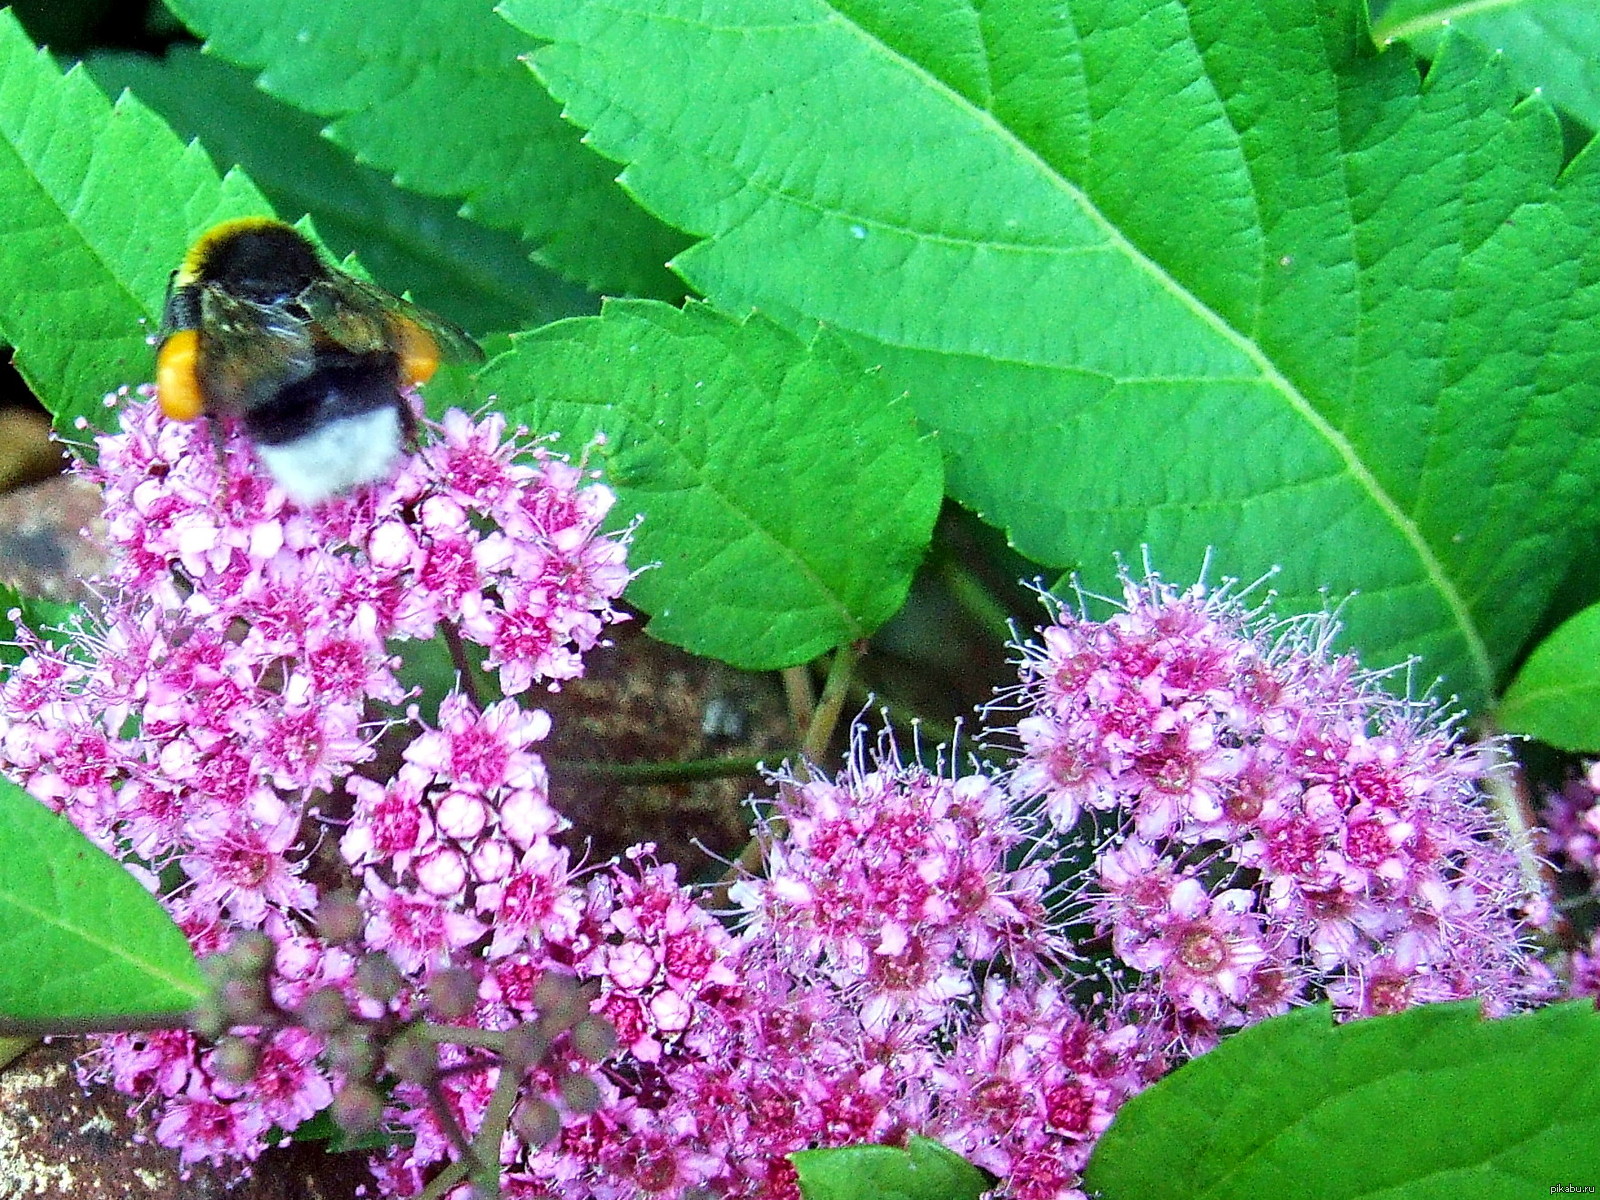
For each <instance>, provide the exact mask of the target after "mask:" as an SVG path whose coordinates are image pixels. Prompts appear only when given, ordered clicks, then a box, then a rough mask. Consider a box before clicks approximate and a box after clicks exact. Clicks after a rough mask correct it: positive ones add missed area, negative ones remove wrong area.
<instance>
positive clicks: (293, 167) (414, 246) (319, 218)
mask: <svg viewBox="0 0 1600 1200" xmlns="http://www.w3.org/2000/svg"><path fill="white" fill-rule="evenodd" d="M86 65H87V66H88V68H89V72H90V74H91V75H93V76H94V78H95V81H96V82H97V83H99V84H100V86H101V87H102V88H104V89H105V90H106V91H107V92H109V93H110V94H112V95H116V94H117V93H118V92H120V91H121V90H122V89H123V88H129V89H130V90H132V91H133V93H134V94H135V95H136V96H138V97H139V99H140V100H142V101H144V102H145V103H146V104H148V105H150V107H151V108H153V109H155V110H156V111H157V112H158V113H160V114H161V116H162V117H163V118H165V119H166V121H167V122H168V123H169V124H170V125H171V126H172V127H173V129H175V130H177V131H178V133H180V134H181V135H182V136H184V137H188V138H195V137H197V138H199V139H200V140H201V142H202V143H203V144H204V146H205V148H206V150H207V152H208V153H210V154H211V155H212V157H213V158H214V159H215V160H216V161H217V162H218V164H219V165H220V166H223V167H227V166H231V165H233V164H235V163H237V164H238V165H239V166H240V167H242V168H243V169H244V170H245V171H247V172H249V174H250V177H251V178H252V179H254V180H255V181H256V183H257V184H258V185H259V186H260V188H261V190H262V191H263V192H264V193H265V194H266V196H267V198H268V199H269V200H270V201H271V202H272V207H273V209H274V210H275V211H276V212H279V213H282V214H284V215H285V216H287V217H288V218H290V219H291V220H293V219H295V218H298V217H299V216H300V215H301V214H302V213H309V214H310V215H311V218H312V220H313V221H315V222H316V226H317V233H318V234H319V235H320V236H321V237H322V239H323V241H324V243H325V244H326V245H327V246H328V248H329V249H330V250H331V251H333V254H334V256H335V257H336V258H344V257H346V256H348V255H351V254H354V255H356V256H357V257H358V258H359V259H360V260H361V264H362V266H363V267H365V268H366V269H367V270H368V271H370V272H371V274H372V278H373V279H374V280H376V281H377V282H378V283H379V284H380V285H382V286H383V287H385V288H387V289H388V290H390V291H391V292H394V293H395V294H396V295H400V294H401V293H404V292H410V294H411V296H412V298H413V299H415V300H416V301H417V303H419V304H421V305H422V306H423V307H424V308H428V309H431V310H432V311H434V312H436V313H439V314H440V315H441V316H445V317H448V318H450V319H451V320H452V321H455V322H456V323H457V324H459V325H461V326H463V327H465V328H467V329H469V330H472V331H474V332H485V331H488V330H494V329H523V328H526V327H528V326H532V325H542V324H544V323H546V322H548V321H554V320H558V319H559V318H561V317H571V316H579V315H582V314H584V313H589V312H593V311H594V310H595V309H597V308H598V307H599V302H598V300H597V299H596V298H594V297H592V296H590V295H589V293H587V292H585V291H583V290H582V289H580V288H578V287H577V286H575V285H573V284H570V283H567V282H566V281H565V280H563V279H561V277H560V276H558V275H556V274H555V273H554V272H552V271H549V270H547V269H545V268H542V267H537V266H534V265H533V264H532V263H531V262H529V261H528V254H529V252H530V251H531V249H532V248H531V247H529V246H528V245H527V244H525V243H524V242H522V241H521V240H520V239H518V238H516V237H514V236H512V235H511V234H508V233H503V232H499V231H496V230H491V229H486V228H484V227H483V226H481V225H474V224H472V223H471V222H468V221H464V220H462V219H461V218H460V217H458V216H456V213H455V209H456V206H455V205H454V204H452V203H450V202H448V201H445V200H440V199H437V198H435V197H432V196H421V195H418V194H417V193H415V192H408V191H406V190H404V189H403V188H398V187H396V186H395V185H394V184H393V183H391V182H390V181H389V180H388V179H387V178H386V177H385V176H384V175H383V174H382V173H380V172H378V171H375V170H373V169H372V168H370V167H363V166H360V165H358V164H357V163H355V162H354V161H353V160H352V159H351V158H350V156H349V155H348V154H347V153H345V152H344V151H343V150H341V149H340V148H339V147H337V146H335V145H333V144H332V143H331V142H329V141H328V140H327V139H326V138H324V137H323V136H322V134H321V129H322V122H321V121H319V120H317V119H316V118H315V117H311V116H308V115H307V114H306V113H303V112H301V111H300V110H299V109H296V108H291V107H290V106H289V105H287V104H284V103H282V102H281V101H277V100H274V99H272V97H270V96H268V95H267V94H266V93H264V92H262V91H261V90H260V89H259V88H257V87H256V86H255V82H254V80H253V78H252V77H251V76H250V74H249V73H248V72H246V71H242V70H240V69H239V68H237V67H234V66H230V65H229V64H228V63H225V62H222V61H221V60H219V59H215V58H209V57H207V56H205V55H202V54H201V53H200V51H199V50H198V49H197V48H195V47H192V46H177V47H174V48H173V49H172V50H171V51H170V52H169V53H168V54H167V56H166V57H165V58H162V59H158V58H152V57H150V56H149V55H144V54H101V55H96V56H95V57H94V58H91V59H90V60H89V61H88V62H87V64H86Z"/></svg>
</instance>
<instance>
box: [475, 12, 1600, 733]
mask: <svg viewBox="0 0 1600 1200" xmlns="http://www.w3.org/2000/svg"><path fill="white" fill-rule="evenodd" d="M502 11H503V12H504V13H505V14H506V16H507V17H508V19H509V20H511V21H512V22H513V23H514V24H516V25H518V26H519V27H521V28H522V29H524V30H525V31H526V32H527V33H529V34H530V35H531V36H532V37H533V38H534V39H542V40H544V41H546V42H548V43H549V44H547V45H544V46H542V47H541V48H538V49H537V50H536V51H535V53H534V55H533V58H532V65H533V67H534V69H535V71H536V72H537V73H538V74H539V76H540V78H542V79H543V80H544V81H545V83H546V85H547V86H548V87H549V88H550V90H551V91H552V93H553V94H554V95H555V96H556V97H557V98H559V99H560V100H561V101H562V102H563V103H564V105H565V106H566V111H567V113H568V114H569V115H570V116H571V117H572V119H574V120H575V121H577V122H578V123H579V124H581V125H583V126H585V127H587V128H588V129H589V139H590V141H591V143H592V144H593V145H594V146H595V147H596V148H597V149H599V150H600V151H601V152H603V153H605V154H607V155H609V156H611V157H613V158H616V159H619V160H621V161H624V162H626V163H627V164H628V166H627V170H626V173H625V177H626V179H627V180H628V182H629V185H630V187H631V188H632V189H633V190H634V192H635V193H636V194H637V195H638V196H639V197H640V198H641V200H642V201H643V202H644V203H645V204H647V205H648V206H650V207H651V208H652V209H653V210H654V211H656V212H659V213H661V214H662V215H663V216H664V217H665V218H666V219H667V220H669V221H671V222H673V223H674V224H676V225H679V226H681V227H682V228H685V229H687V230H690V231H691V232H693V233H694V234H696V235H697V236H699V237H700V238H702V239H703V240H701V241H700V242H698V243H697V244H696V245H695V246H693V247H692V248H691V249H690V250H688V251H687V252H685V253H684V254H682V255H680V256H679V258H678V260H677V262H678V264H679V266H680V269H681V270H682V271H683V272H684V274H685V275H686V276H687V278H688V279H689V280H690V282H691V283H693V284H694V285H695V286H696V287H697V288H699V289H701V290H702V291H703V292H704V293H705V294H706V295H707V296H708V297H710V298H711V299H712V300H713V301H714V302H715V303H717V304H718V305H719V306H722V307H724V308H726V309H728V310H730V311H735V312H743V311H745V310H747V309H748V308H751V307H755V308H758V309H760V310H761V311H763V312H765V313H767V314H768V315H771V316H774V317H776V318H777V319H779V320H781V321H784V322H788V323H791V324H793V325H795V326H804V325H806V324H807V323H810V322H814V321H821V322H824V323H826V324H827V325H829V326H830V327H831V328H833V329H835V330H838V331H840V332H842V333H843V334H844V335H845V336H846V337H848V338H849V339H850V340H851V341H852V342H853V343H854V344H855V345H856V347H857V348H858V350H859V351H860V352H861V354H862V355H863V357H864V358H866V359H867V361H869V362H877V363H881V364H883V366H884V369H885V372H886V375H887V378H888V379H889V380H890V382H891V384H892V385H894V386H896V387H900V388H904V389H906V390H907V391H909V393H910V396H911V400H912V403H913V404H914V405H915V406H916V409H917V411H918V413H919V415H920V416H921V417H922V418H923V419H924V420H925V421H926V422H927V423H928V424H929V425H930V426H932V427H933V428H935V429H937V430H938V431H939V434H940V444H941V446H942V447H943V449H944V452H945V455H946V462H947V466H948V469H949V475H950V481H951V482H950V486H951V489H952V492H953V494H954V495H955V496H956V497H957V498H958V499H960V500H962V501H963V502H964V503H966V504H968V505H970V506H971V507H973V508H974V509H975V510H977V511H978V512H979V513H980V514H982V515H983V516H985V517H986V518H987V519H988V520H990V521H992V522H993V523H995V524H997V525H999V526H1001V527H1002V528H1004V529H1005V530H1006V531H1007V532H1008V534H1009V536H1010V537H1011V538H1012V540H1013V541H1014V543H1015V544H1016V545H1017V546H1018V547H1019V548H1020V549H1021V550H1023V551H1024V552H1025V553H1027V554H1028V555H1030V556H1032V557H1033V558H1035V559H1037V560H1039V561H1041V562H1044V563H1049V564H1058V565H1062V566H1079V565H1081V566H1082V567H1083V568H1084V569H1085V572H1086V575H1087V580H1088V582H1089V583H1090V585H1091V586H1094V587H1097V588H1108V587H1111V586H1112V584H1113V580H1112V579H1111V578H1110V571H1111V566H1110V564H1111V561H1112V556H1113V552H1114V551H1120V552H1122V553H1124V554H1129V555H1134V556H1137V554H1138V553H1139V549H1140V547H1141V545H1148V546H1149V548H1150V554H1151V557H1152V558H1153V560H1154V562H1155V563H1156V564H1157V565H1158V566H1159V567H1161V568H1163V569H1165V570H1166V571H1167V572H1168V573H1169V574H1174V573H1178V572H1182V571H1185V570H1190V569H1192V567H1193V565H1194V564H1197V563H1199V562H1200V561H1201V559H1202V556H1203V555H1204V553H1205V548H1206V547H1208V546H1212V547H1215V553H1214V555H1213V562H1214V564H1215V566H1216V567H1217V568H1218V569H1219V570H1220V571H1221V572H1222V573H1228V574H1237V575H1242V576H1245V577H1253V576H1255V575H1256V574H1258V573H1260V572H1262V571H1264V570H1266V569H1268V568H1269V567H1270V566H1272V565H1274V564H1281V566H1282V567H1283V570H1282V573H1281V574H1280V575H1279V576H1278V577H1277V579H1276V581H1275V584H1276V586H1277V588H1278V589H1279V592H1280V594H1281V596H1282V599H1283V602H1284V603H1285V604H1286V605H1293V606H1298V607H1319V606H1321V605H1323V604H1324V603H1325V602H1326V598H1327V596H1328V595H1331V596H1333V597H1335V598H1342V597H1343V596H1345V595H1346V594H1347V593H1349V592H1352V591H1354V592H1357V593H1358V594H1357V595H1356V596H1355V598H1354V599H1353V600H1352V601H1351V602H1350V603H1349V604H1347V605H1346V606H1345V608H1344V610H1343V611H1344V617H1345V620H1346V625H1347V629H1348V637H1349V640H1350V641H1351V642H1352V643H1353V644H1354V645H1356V646H1357V647H1358V648H1360V649H1361V651H1362V652H1363V654H1364V655H1365V657H1366V658H1367V660H1368V661H1369V662H1373V663H1378V662H1394V661H1398V660H1401V659H1403V658H1405V657H1406V656H1409V655H1421V656H1422V657H1423V669H1424V671H1425V672H1427V673H1428V674H1430V675H1431V674H1432V673H1434V672H1442V673H1444V674H1445V675H1446V677H1447V680H1448V686H1449V687H1451V688H1453V689H1455V690H1456V691H1458V692H1459V693H1460V694H1462V695H1463V697H1464V698H1466V699H1467V700H1469V701H1478V700H1481V699H1482V698H1483V697H1484V696H1485V695H1486V694H1487V693H1489V692H1490V691H1491V690H1492V689H1493V688H1494V686H1495V685H1496V684H1497V683H1498V681H1499V679H1500V676H1501V674H1502V672H1503V671H1504V670H1505V667H1506V665H1507V664H1508V663H1509V662H1510V661H1511V658H1512V656H1513V655H1514V654H1515V653H1516V649H1517V647H1518V646H1519V644H1520V643H1521V642H1522V641H1523V640H1524V639H1525V638H1526V636H1527V633H1528V631H1529V629H1530V628H1531V626H1532V624H1533V622H1534V620H1535V619H1536V617H1537V615H1538V614H1539V612H1540V611H1541V609H1542V608H1543V606H1544V604H1545V602H1546V600H1547V598H1548V596H1549V594H1550V592H1551V591H1552V589H1553V588H1554V586H1555V584H1556V582H1557V580H1558V579H1559V578H1560V577H1561V575H1562V572H1563V571H1564V569H1565V566H1566V564H1567V563H1568V561H1569V560H1570V559H1571V557H1572V556H1573V554H1574V553H1575V552H1576V550H1577V549H1578V548H1579V547H1581V546H1584V545H1586V539H1587V537H1588V536H1589V531H1590V529H1591V528H1592V527H1593V526H1594V524H1595V521H1596V516H1597V505H1596V500H1595V498H1594V496H1595V489H1594V488H1593V487H1592V486H1590V484H1589V482H1588V480H1589V479H1590V478H1592V477H1593V476H1594V475H1595V474H1596V471H1597V469H1600V438H1596V437H1595V436H1594V432H1595V428H1596V424H1597V418H1600V383H1597V381H1600V361H1597V354H1596V351H1597V349H1600V322H1597V321H1596V320H1595V318H1596V316H1597V309H1600V295H1597V292H1596V288H1595V278H1596V266H1597V244H1600V240H1597V239H1596V237H1595V236H1594V234H1595V228H1596V226H1597V224H1600V203H1597V201H1600V188H1597V171H1596V166H1597V163H1600V156H1597V155H1595V154H1589V155H1585V156H1584V157H1583V158H1582V159H1580V160H1579V161H1578V162H1575V163H1573V164H1572V165H1571V166H1570V167H1568V168H1567V169H1566V170H1565V172H1564V173H1563V171H1562V166H1561V146H1562V142H1561V135H1560V129H1559V125H1558V122H1557V121H1556V119H1555V116H1554V114H1553V113H1552V112H1551V111H1550V110H1549V108H1548V107H1547V106H1545V105H1544V104H1543V103H1541V102H1537V101H1531V102H1528V103H1524V104H1522V105H1520V106H1517V105H1516V104H1515V90H1514V88H1513V87H1512V85H1511V83H1510V82H1509V80H1508V79H1506V78H1505V76H1504V73H1503V71H1502V70H1501V69H1500V67H1499V66H1498V65H1496V63H1494V62H1492V61H1488V60H1486V58H1485V56H1484V55H1482V54H1480V53H1479V52H1477V51H1476V50H1474V49H1472V48H1471V47H1469V46H1467V45H1465V44H1463V43H1460V42H1451V43H1447V44H1446V45H1445V46H1443V47H1442V48H1441V51H1440V54H1439V56H1438V58H1437V60H1436V61H1435V63H1434V64H1433V68H1432V71H1431V73H1430V75H1429V76H1428V78H1427V80H1426V81H1423V80H1422V79H1420V78H1419V75H1418V71H1417V68H1416V66H1415V65H1414V63H1413V62H1412V60H1411V59H1410V57H1409V56H1408V55H1407V54H1406V53H1404V52H1403V51H1391V52H1389V53H1386V54H1381V55H1380V54H1379V53H1378V52H1377V51H1376V50H1375V49H1374V47H1373V45H1372V42H1371V40H1370V37H1369V35H1368V32H1367V30H1366V29H1365V28H1364V26H1363V24H1362V13H1363V11H1364V9H1363V6H1362V5H1361V4H1360V3H1359V2H1358V0H1339V2H1337V3H1313V2H1312V0H1262V2H1260V3H1239V2H1238V0H1182V2H1180V0H1001V2H998V3H994V4H989V5H985V6H983V8H982V9H981V10H976V9H974V10H967V9H962V10H959V11H958V10H953V9H949V8H942V7H939V6H936V5H932V4H928V3H923V2H920V0H851V2H844V3H841V2H835V3H831V4H830V3H827V2H826V0H649V2H646V3H636V2H633V0H505V2H504V3H503V4H502ZM534 44H535V43H533V42H530V46H532V45H534Z"/></svg>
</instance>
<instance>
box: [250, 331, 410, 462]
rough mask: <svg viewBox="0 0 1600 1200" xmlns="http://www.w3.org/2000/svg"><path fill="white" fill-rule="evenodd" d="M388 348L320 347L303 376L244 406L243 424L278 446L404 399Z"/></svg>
mask: <svg viewBox="0 0 1600 1200" xmlns="http://www.w3.org/2000/svg"><path fill="white" fill-rule="evenodd" d="M399 389H400V377H399V360H398V359H397V358H396V356H395V355H394V354H393V353H390V352H386V351H377V352H374V353H371V354H351V353H347V352H342V351H341V352H333V351H325V352H323V353H321V354H319V355H318V356H317V361H316V364H315V365H314V366H313V367H312V369H311V371H310V372H309V373H308V374H307V375H306V376H305V377H304V378H302V379H298V380H295V381H294V382H292V383H287V384H285V385H283V386H282V387H279V388H277V389H275V390H274V392H273V393H272V395H271V396H270V397H268V398H266V399H263V400H262V401H260V402H259V403H256V404H254V405H252V406H250V407H249V408H247V409H246V410H245V412H244V428H245V432H246V433H248V434H249V435H250V436H251V438H253V439H254V440H255V441H257V442H259V443H260V444H262V445H264V446H281V445H284V444H286V443H289V442H293V441H296V440H298V439H300V438H303V437H305V436H306V435H307V434H309V433H311V432H312V431H314V430H316V429H318V428H320V427H322V426H325V425H329V424H332V423H333V422H336V421H342V420H347V419H348V418H350V417H357V416H361V415H363V414H366V413H370V412H375V411H376V410H378V409H381V408H391V409H392V408H394V407H395V406H396V405H398V404H400V403H403V401H402V400H401V398H400V394H399Z"/></svg>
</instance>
